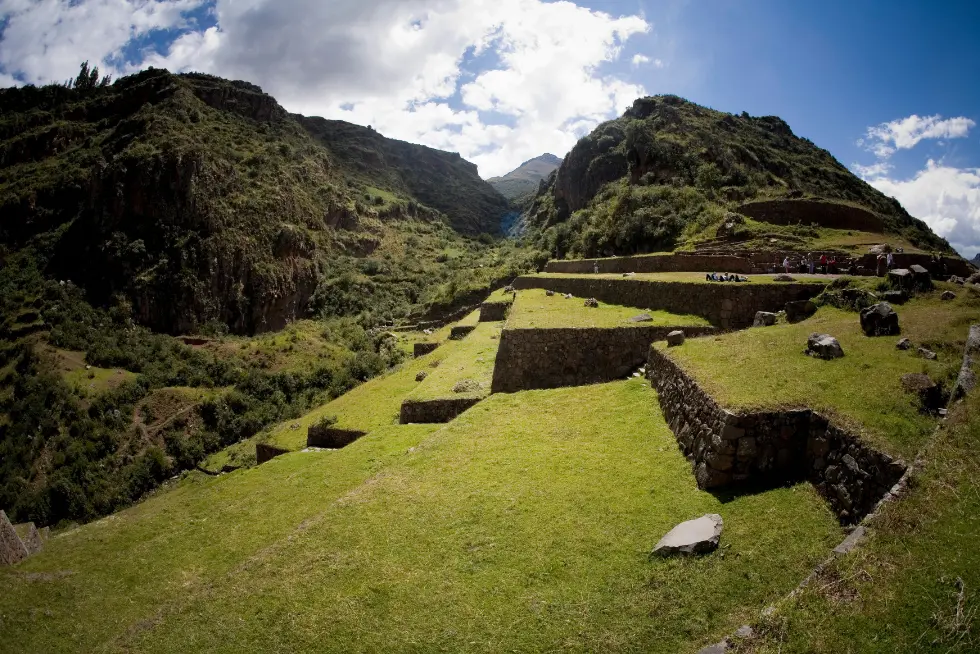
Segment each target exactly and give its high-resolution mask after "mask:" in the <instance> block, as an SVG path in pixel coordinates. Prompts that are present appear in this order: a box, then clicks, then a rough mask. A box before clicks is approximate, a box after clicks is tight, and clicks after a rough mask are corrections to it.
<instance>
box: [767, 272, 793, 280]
mask: <svg viewBox="0 0 980 654" xmlns="http://www.w3.org/2000/svg"><path fill="white" fill-rule="evenodd" d="M772 281H774V282H795V281H796V279H794V278H793V277H792V276H791V275H787V274H786V273H780V274H778V275H776V276H775V277H773V278H772Z"/></svg>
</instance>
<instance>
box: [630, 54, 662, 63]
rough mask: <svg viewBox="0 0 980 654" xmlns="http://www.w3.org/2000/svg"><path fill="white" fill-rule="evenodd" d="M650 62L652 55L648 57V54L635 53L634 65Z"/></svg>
mask: <svg viewBox="0 0 980 654" xmlns="http://www.w3.org/2000/svg"><path fill="white" fill-rule="evenodd" d="M658 61H659V60H658ZM648 63H650V57H648V56H646V55H642V54H635V55H633V65H634V66H642V65H643V64H648Z"/></svg>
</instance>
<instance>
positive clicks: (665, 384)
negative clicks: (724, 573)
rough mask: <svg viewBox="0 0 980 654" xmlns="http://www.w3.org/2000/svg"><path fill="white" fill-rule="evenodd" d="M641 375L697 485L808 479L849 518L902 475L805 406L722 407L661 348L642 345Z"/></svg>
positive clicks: (894, 464)
mask: <svg viewBox="0 0 980 654" xmlns="http://www.w3.org/2000/svg"><path fill="white" fill-rule="evenodd" d="M647 370H648V375H649V376H650V379H651V383H652V384H653V386H654V387H655V388H656V389H657V393H658V396H659V399H660V406H661V409H662V410H663V413H664V418H665V419H666V420H667V423H668V424H669V425H670V428H671V431H673V432H674V435H675V436H676V438H677V442H678V445H679V446H680V448H681V450H682V451H683V452H684V455H685V456H686V457H687V458H688V460H690V461H691V466H692V469H693V472H694V476H695V479H696V480H697V483H698V487H700V488H704V489H709V488H720V487H725V486H730V485H737V484H744V483H748V482H751V483H753V484H760V483H761V484H766V485H779V484H782V483H785V482H793V481H801V480H804V479H805V480H809V481H810V482H811V483H812V484H813V485H814V486H815V487H816V489H817V491H818V492H819V493H820V494H821V495H822V496H823V497H824V498H825V499H826V500H827V501H828V502H829V504H830V506H831V507H832V508H833V510H834V511H835V512H836V513H837V515H838V517H839V518H840V519H841V521H842V522H846V523H850V522H856V521H858V520H860V519H861V518H862V517H864V516H865V515H866V514H867V513H868V512H870V511H871V510H872V509H873V508H874V506H875V505H876V504H877V502H878V500H880V499H881V498H882V497H883V496H884V495H885V494H886V493H887V492H888V491H889V490H890V489H891V488H892V486H894V485H895V483H897V482H898V480H899V479H900V478H901V477H902V475H903V474H904V473H905V465H904V464H903V463H902V462H901V461H898V460H895V459H893V458H892V457H890V456H888V455H887V454H884V453H882V452H878V451H877V450H874V449H873V448H871V447H869V446H868V445H866V444H865V443H863V442H862V441H861V440H860V439H859V438H858V437H856V436H854V435H853V434H850V433H849V432H847V431H845V430H844V429H842V428H840V427H838V426H836V425H833V424H831V423H830V422H829V421H828V420H827V419H826V418H824V417H823V416H821V415H819V414H817V413H815V412H813V411H811V410H810V409H797V410H787V411H775V412H760V413H750V414H735V413H732V412H730V411H727V410H725V409H723V408H721V407H720V406H718V404H717V403H716V402H715V401H714V400H713V399H712V398H711V397H710V396H709V395H708V394H707V393H705V392H704V391H703V390H702V389H701V387H700V386H698V384H697V383H696V382H695V381H694V380H693V379H691V378H690V377H689V376H688V375H687V374H686V373H684V371H683V370H681V368H680V367H679V366H678V365H677V364H676V363H675V362H674V361H673V360H672V359H671V358H670V357H669V356H668V355H667V354H666V353H664V352H662V351H660V350H658V349H657V348H650V358H649V362H648V369H647Z"/></svg>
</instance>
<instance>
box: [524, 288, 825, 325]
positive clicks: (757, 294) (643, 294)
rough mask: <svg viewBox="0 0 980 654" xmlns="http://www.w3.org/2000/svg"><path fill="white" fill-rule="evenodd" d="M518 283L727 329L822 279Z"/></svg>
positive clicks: (803, 293)
mask: <svg viewBox="0 0 980 654" xmlns="http://www.w3.org/2000/svg"><path fill="white" fill-rule="evenodd" d="M514 288H517V289H519V290H524V289H529V288H543V289H548V290H552V291H554V292H556V293H571V294H572V295H574V296H576V297H586V298H588V297H594V298H596V299H597V300H601V301H602V302H607V303H609V304H621V305H623V306H628V307H639V308H643V309H651V310H664V311H669V312H671V313H682V314H693V315H696V316H701V317H703V318H706V319H707V320H708V321H709V322H711V324H713V325H716V326H718V327H721V328H722V329H742V328H745V327H751V326H752V322H753V321H754V320H755V314H756V312H757V311H773V312H775V311H781V310H782V309H783V307H784V306H786V303H787V302H793V301H796V300H809V299H810V298H812V297H815V296H817V295H819V294H820V292H821V291H823V288H824V286H823V285H822V284H799V283H773V284H749V283H744V282H741V283H739V282H712V283H693V282H692V283H684V282H659V281H647V280H641V279H628V278H624V279H598V278H590V277H566V278H561V277H531V276H526V277H518V278H517V279H515V280H514Z"/></svg>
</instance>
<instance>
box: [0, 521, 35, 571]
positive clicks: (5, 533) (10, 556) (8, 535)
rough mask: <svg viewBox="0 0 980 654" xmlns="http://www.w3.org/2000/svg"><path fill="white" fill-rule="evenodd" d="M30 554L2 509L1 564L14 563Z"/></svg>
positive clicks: (0, 531)
mask: <svg viewBox="0 0 980 654" xmlns="http://www.w3.org/2000/svg"><path fill="white" fill-rule="evenodd" d="M28 556H30V552H28V551H27V547H25V546H24V543H23V541H21V539H20V536H18V535H17V530H16V529H14V526H13V525H12V524H10V520H8V519H7V514H6V513H4V512H3V511H0V565H14V564H15V563H20V562H21V561H23V560H24V559H26V558H27V557H28Z"/></svg>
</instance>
